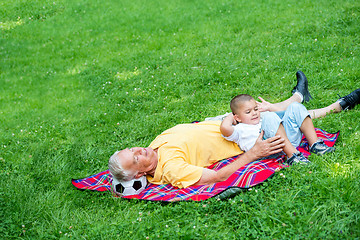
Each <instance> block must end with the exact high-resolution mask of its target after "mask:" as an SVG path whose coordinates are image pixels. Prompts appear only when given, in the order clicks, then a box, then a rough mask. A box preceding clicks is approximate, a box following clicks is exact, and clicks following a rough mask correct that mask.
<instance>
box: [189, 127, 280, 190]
mask: <svg viewBox="0 0 360 240" xmlns="http://www.w3.org/2000/svg"><path fill="white" fill-rule="evenodd" d="M263 136H264V132H262V133H261V134H260V136H259V137H258V139H257V140H256V143H255V145H254V147H252V148H251V149H250V150H249V151H247V152H245V153H244V154H241V155H240V156H239V157H238V158H237V159H236V160H235V161H234V162H232V163H230V164H229V165H227V166H225V167H223V168H221V169H220V170H218V171H215V170H212V169H208V168H204V169H203V173H202V176H201V178H200V179H199V181H197V182H196V183H195V184H194V185H204V184H213V183H217V182H222V181H225V180H226V179H228V178H229V177H230V176H231V175H232V174H233V173H234V172H236V171H237V170H238V169H239V168H241V167H242V166H244V165H246V164H248V163H251V162H253V161H255V160H257V159H259V158H262V157H266V156H269V155H271V154H275V153H278V152H281V151H282V149H283V147H284V146H285V144H284V139H283V138H281V137H280V136H275V137H272V138H268V139H266V140H262V137H263Z"/></svg>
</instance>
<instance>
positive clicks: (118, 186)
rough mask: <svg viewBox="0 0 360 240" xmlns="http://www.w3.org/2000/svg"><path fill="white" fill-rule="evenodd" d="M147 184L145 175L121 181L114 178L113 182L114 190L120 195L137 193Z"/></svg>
mask: <svg viewBox="0 0 360 240" xmlns="http://www.w3.org/2000/svg"><path fill="white" fill-rule="evenodd" d="M146 185H147V179H146V177H145V176H142V177H140V178H136V179H132V180H130V181H121V182H119V181H118V180H116V179H115V178H113V182H112V186H113V190H114V192H115V193H116V194H118V195H120V196H129V195H137V194H139V193H140V192H141V191H142V190H144V189H145V188H146Z"/></svg>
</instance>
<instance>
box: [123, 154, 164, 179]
mask: <svg viewBox="0 0 360 240" xmlns="http://www.w3.org/2000/svg"><path fill="white" fill-rule="evenodd" d="M118 157H119V159H120V161H121V165H122V167H123V169H124V170H125V171H127V172H130V173H134V176H135V178H139V177H141V176H143V175H146V174H150V175H153V174H154V172H155V169H156V166H157V162H158V156H157V152H156V151H154V149H152V148H150V147H147V148H141V147H133V148H126V149H123V150H121V151H119V153H118ZM136 173H137V174H136ZM135 174H136V175H135Z"/></svg>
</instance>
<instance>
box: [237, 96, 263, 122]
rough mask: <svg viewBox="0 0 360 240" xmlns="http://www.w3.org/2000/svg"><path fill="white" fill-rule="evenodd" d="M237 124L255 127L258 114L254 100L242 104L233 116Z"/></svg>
mask: <svg viewBox="0 0 360 240" xmlns="http://www.w3.org/2000/svg"><path fill="white" fill-rule="evenodd" d="M235 119H236V120H237V121H238V122H241V123H246V124H250V125H256V124H258V123H259V122H260V112H259V110H258V106H257V103H256V102H255V100H250V101H246V102H243V103H242V104H241V106H240V108H239V109H238V111H237V112H236V114H235Z"/></svg>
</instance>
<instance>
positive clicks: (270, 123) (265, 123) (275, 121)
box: [261, 112, 297, 157]
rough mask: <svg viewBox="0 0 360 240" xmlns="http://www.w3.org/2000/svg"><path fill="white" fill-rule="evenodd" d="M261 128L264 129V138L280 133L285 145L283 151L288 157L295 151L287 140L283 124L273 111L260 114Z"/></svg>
mask: <svg viewBox="0 0 360 240" xmlns="http://www.w3.org/2000/svg"><path fill="white" fill-rule="evenodd" d="M261 118H262V122H261V130H263V131H264V139H268V138H271V137H274V136H275V135H280V136H281V137H282V138H283V139H284V140H285V147H284V149H283V151H284V152H285V154H286V155H287V156H288V157H291V156H292V155H293V153H296V152H297V150H296V148H295V147H294V146H293V145H292V144H291V142H290V141H289V139H288V137H287V135H286V131H285V128H284V126H283V125H282V123H281V122H282V121H281V119H280V117H279V116H278V115H277V114H276V113H273V112H267V113H263V114H262V115H261Z"/></svg>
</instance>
